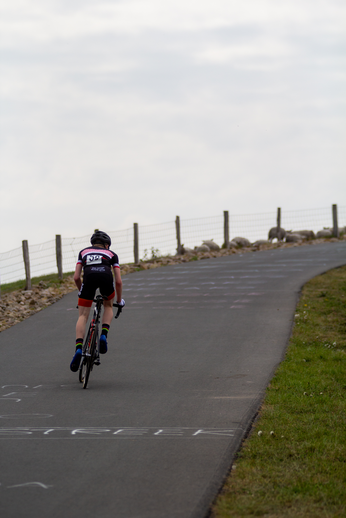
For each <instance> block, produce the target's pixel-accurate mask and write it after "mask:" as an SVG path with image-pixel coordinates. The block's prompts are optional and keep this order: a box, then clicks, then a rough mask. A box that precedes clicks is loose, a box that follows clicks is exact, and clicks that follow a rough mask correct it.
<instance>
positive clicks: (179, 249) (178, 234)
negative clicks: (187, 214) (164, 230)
mask: <svg viewBox="0 0 346 518" xmlns="http://www.w3.org/2000/svg"><path fill="white" fill-rule="evenodd" d="M175 230H176V235H177V244H178V246H177V252H178V254H182V253H183V247H182V246H181V238H180V218H179V216H177V217H176V218H175Z"/></svg>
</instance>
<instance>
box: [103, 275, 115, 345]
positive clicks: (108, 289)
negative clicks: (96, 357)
mask: <svg viewBox="0 0 346 518" xmlns="http://www.w3.org/2000/svg"><path fill="white" fill-rule="evenodd" d="M100 291H101V294H102V296H103V297H104V301H103V316H102V330H101V336H100V353H101V354H105V353H106V352H107V350H108V347H107V337H108V331H109V328H110V325H111V323H112V318H113V301H114V297H115V289H114V280H113V275H112V272H111V271H109V272H108V273H107V274H106V275H105V276H103V277H102V279H101V282H100Z"/></svg>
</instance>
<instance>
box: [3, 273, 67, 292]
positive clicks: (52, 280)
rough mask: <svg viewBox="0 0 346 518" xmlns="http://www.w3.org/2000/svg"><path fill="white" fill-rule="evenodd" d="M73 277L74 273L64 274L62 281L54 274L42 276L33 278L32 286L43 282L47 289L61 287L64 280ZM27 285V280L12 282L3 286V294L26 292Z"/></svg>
mask: <svg viewBox="0 0 346 518" xmlns="http://www.w3.org/2000/svg"><path fill="white" fill-rule="evenodd" d="M71 275H73V272H67V273H64V274H63V280H60V279H59V278H58V274H57V273H52V274H50V275H41V276H40V277H33V278H32V279H31V285H32V286H37V285H38V284H39V283H40V282H41V281H42V282H44V283H45V284H46V286H47V288H48V287H51V286H60V285H61V284H63V282H64V280H65V279H67V278H68V277H71ZM25 283H26V281H25V279H23V280H20V281H16V282H10V283H8V284H2V285H1V294H2V295H4V294H5V293H11V292H12V291H17V290H24V288H25Z"/></svg>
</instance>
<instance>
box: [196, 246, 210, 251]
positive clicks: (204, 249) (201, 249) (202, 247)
mask: <svg viewBox="0 0 346 518" xmlns="http://www.w3.org/2000/svg"><path fill="white" fill-rule="evenodd" d="M195 252H210V248H209V246H208V245H201V246H197V247H195Z"/></svg>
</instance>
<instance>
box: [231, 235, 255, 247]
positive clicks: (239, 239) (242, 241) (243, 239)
mask: <svg viewBox="0 0 346 518" xmlns="http://www.w3.org/2000/svg"><path fill="white" fill-rule="evenodd" d="M232 241H234V243H236V244H237V245H238V246H251V243H250V241H249V240H248V239H246V237H234V238H233V239H232Z"/></svg>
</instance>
